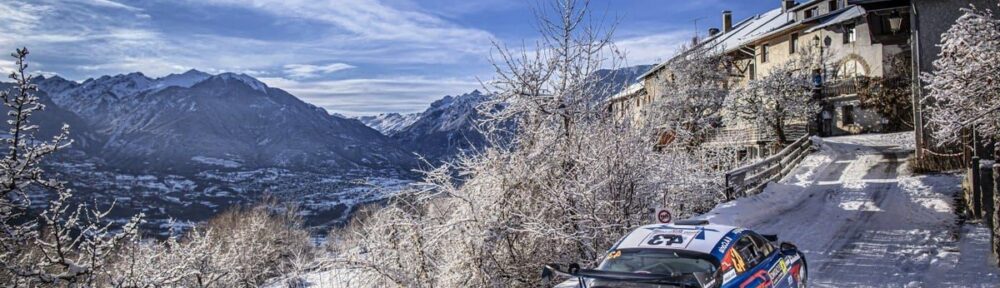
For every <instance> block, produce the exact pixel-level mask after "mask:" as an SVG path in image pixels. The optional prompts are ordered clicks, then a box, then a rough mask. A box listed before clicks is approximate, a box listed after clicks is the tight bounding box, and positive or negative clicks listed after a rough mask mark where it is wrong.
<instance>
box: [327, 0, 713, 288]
mask: <svg viewBox="0 0 1000 288" xmlns="http://www.w3.org/2000/svg"><path fill="white" fill-rule="evenodd" d="M544 3H547V4H544V5H550V6H545V7H543V8H544V11H539V12H538V15H540V16H542V17H543V18H542V20H541V21H540V25H539V27H541V29H540V30H541V35H542V36H543V37H542V39H543V40H541V41H540V42H539V43H538V45H537V47H532V48H524V47H522V48H520V49H518V51H516V52H515V51H511V50H508V49H506V48H504V47H503V46H502V45H497V46H498V47H497V51H498V52H497V55H498V56H497V58H496V59H495V61H494V63H495V67H496V71H497V76H496V79H495V80H494V81H490V82H488V83H489V85H490V86H489V88H490V90H491V92H492V93H491V94H492V95H495V96H494V98H493V99H491V101H487V103H485V104H484V105H483V106H482V109H480V112H481V113H483V117H482V118H483V119H485V120H484V121H485V122H484V123H482V124H483V125H481V126H482V127H481V129H483V130H484V134H485V135H488V136H490V137H488V139H490V141H493V142H492V143H491V145H488V146H487V147H488V148H486V149H484V151H482V152H481V153H479V154H476V155H464V156H463V157H460V159H458V160H456V161H454V162H451V163H448V164H445V165H443V166H441V167H438V168H437V169H434V170H431V171H427V172H426V176H425V179H424V181H423V183H422V184H421V185H419V186H418V187H417V188H415V190H414V191H409V192H404V193H403V194H402V195H400V196H398V197H396V198H395V199H393V200H392V201H391V202H390V203H388V204H387V205H386V206H385V207H377V208H372V209H366V210H365V212H362V213H360V214H359V215H358V217H357V218H355V221H354V222H353V223H352V224H351V225H349V226H348V227H346V228H344V229H343V230H337V231H334V232H331V235H340V236H339V237H340V238H338V239H336V240H334V241H331V244H330V246H331V249H332V250H333V251H334V252H333V253H332V254H333V255H335V256H334V257H332V259H330V261H329V262H330V263H332V264H331V267H332V268H331V269H333V271H335V272H332V273H334V274H335V275H338V276H337V277H341V278H340V280H342V281H345V282H349V283H350V285H352V286H377V287H387V286H388V287H469V286H475V287H526V286H538V285H539V282H538V281H539V280H540V279H539V271H540V270H539V269H540V268H541V265H542V264H544V263H553V262H555V263H570V262H579V263H581V264H582V265H584V266H593V265H594V264H596V263H597V262H598V261H600V260H602V257H603V256H604V252H605V251H606V249H607V248H608V247H611V246H612V245H613V244H614V243H615V241H617V240H618V239H619V237H621V236H623V235H625V233H627V232H628V231H630V230H631V229H634V228H636V227H637V226H639V225H644V224H648V223H650V222H651V219H652V217H651V215H650V213H649V211H650V210H649V209H650V208H654V207H661V206H665V207H671V208H674V209H675V210H674V212H675V214H677V215H678V217H686V216H690V215H692V214H694V213H695V212H700V211H704V210H707V208H705V207H711V206H712V205H714V204H715V203H716V202H714V201H716V199H718V198H717V193H718V191H720V190H717V189H716V188H717V187H716V186H713V184H712V183H718V182H720V181H721V180H722V178H721V177H717V176H718V175H712V173H711V172H705V173H701V172H699V173H692V172H691V170H687V169H684V168H681V167H677V166H676V165H674V164H681V165H692V166H698V167H701V168H708V167H709V166H711V167H714V168H719V167H721V166H720V165H721V164H720V165H714V164H709V165H706V162H702V161H698V159H696V157H692V158H687V159H683V161H682V159H680V158H679V157H680V156H681V155H675V154H668V153H659V152H656V151H654V150H653V148H654V144H655V142H654V140H656V139H655V137H654V136H653V135H652V134H651V133H649V132H650V131H649V130H644V129H637V128H636V127H630V126H629V125H630V124H629V123H623V122H620V121H615V120H614V118H613V117H611V115H608V114H607V113H606V111H605V110H604V109H601V106H600V105H594V103H592V102H589V101H591V99H594V98H596V97H594V96H595V95H606V94H607V93H606V92H607V91H604V90H607V89H610V88H609V87H607V86H603V85H605V84H599V82H596V81H593V77H591V75H592V74H593V73H594V72H595V71H596V70H598V69H600V68H606V67H608V66H612V67H613V66H614V65H616V64H617V63H618V62H619V61H621V55H620V54H619V53H617V51H616V50H615V49H614V47H613V44H612V42H611V41H610V39H611V34H610V32H609V31H604V30H601V29H599V27H598V26H596V25H592V22H590V21H589V20H590V19H591V17H590V16H589V13H588V9H587V6H588V3H587V2H586V1H575V0H562V1H554V2H544ZM496 107H503V109H496ZM511 128H513V129H515V130H514V131H513V132H514V133H513V134H512V135H511V134H507V132H509V131H508V129H511ZM497 134H500V135H504V137H494V136H492V135H497ZM704 156H705V157H715V156H714V155H709V154H705V155H704ZM721 162H725V161H721ZM710 163H712V162H710ZM706 170H707V169H706ZM720 170H721V169H720ZM709 175H710V176H709ZM700 177H708V178H700ZM696 178H697V179H696ZM691 199H699V200H697V201H693V202H699V203H698V204H691V205H681V204H682V203H681V202H687V201H691ZM702 200H703V201H702Z"/></svg>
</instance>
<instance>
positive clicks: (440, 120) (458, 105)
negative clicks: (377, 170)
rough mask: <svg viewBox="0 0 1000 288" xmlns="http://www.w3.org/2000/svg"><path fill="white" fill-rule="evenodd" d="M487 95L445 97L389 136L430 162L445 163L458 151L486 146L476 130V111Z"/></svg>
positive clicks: (474, 93) (477, 92)
mask: <svg viewBox="0 0 1000 288" xmlns="http://www.w3.org/2000/svg"><path fill="white" fill-rule="evenodd" d="M487 99H488V96H487V95H486V94H483V93H481V92H479V90H475V91H472V92H471V93H467V94H463V95H459V96H445V97H444V98H442V99H441V100H437V101H434V103H431V107H430V108H427V110H426V111H424V112H423V113H421V114H420V118H419V119H417V120H416V121H414V122H413V124H411V125H409V126H407V127H405V128H403V129H401V130H399V131H398V132H396V133H395V134H393V135H392V138H393V139H396V140H397V141H399V143H401V144H402V145H404V146H405V147H407V148H409V149H411V150H413V151H415V152H416V153H417V154H419V155H421V156H423V157H425V158H427V159H428V160H431V161H432V163H433V162H436V161H439V160H447V159H449V158H451V157H453V156H455V155H457V154H458V153H459V152H461V151H469V150H473V149H477V148H480V147H482V146H483V145H485V142H486V141H485V138H484V137H483V135H482V134H481V133H479V131H476V129H475V120H476V119H478V117H479V113H478V111H477V110H476V107H478V106H479V105H480V104H481V103H483V101H486V100H487Z"/></svg>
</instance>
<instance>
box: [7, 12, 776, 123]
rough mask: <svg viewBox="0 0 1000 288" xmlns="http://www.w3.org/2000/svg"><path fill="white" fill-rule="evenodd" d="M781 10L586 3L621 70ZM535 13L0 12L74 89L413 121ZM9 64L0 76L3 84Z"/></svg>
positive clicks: (462, 85) (472, 84)
mask: <svg viewBox="0 0 1000 288" xmlns="http://www.w3.org/2000/svg"><path fill="white" fill-rule="evenodd" d="M778 2H779V1H778V0H753V1H746V0H704V1H690V0H688V1H681V0H593V1H592V3H591V7H592V9H593V10H594V11H595V13H596V15H598V16H601V15H604V16H606V19H607V23H609V24H610V23H613V22H617V23H618V24H617V28H616V33H615V38H616V41H617V45H618V46H619V47H620V48H622V49H623V50H624V51H625V52H626V53H627V55H628V63H627V64H628V65H638V64H652V63H655V62H657V61H658V60H660V59H664V58H667V57H669V56H670V55H671V54H672V53H673V50H674V49H676V48H677V47H678V46H679V45H681V43H683V42H685V41H690V40H689V39H690V38H691V37H692V36H693V35H694V33H695V23H694V20H695V19H698V22H697V23H698V24H697V27H698V31H697V32H698V33H699V34H704V33H705V31H707V29H708V28H709V27H719V26H720V24H721V11H722V10H732V11H733V14H734V18H736V21H738V20H740V19H743V18H746V17H749V16H751V15H753V14H757V13H760V12H764V11H766V10H768V9H772V8H774V7H777V6H778ZM538 3H539V2H537V1H536V0H475V1H473V0H420V1H417V0H328V1H324V0H145V1H128V0H33V1H23V2H19V1H0V31H2V33H0V47H2V48H4V49H6V50H10V51H13V49H14V48H15V47H21V46H27V47H28V48H29V49H30V50H31V51H32V56H31V59H30V61H31V62H32V65H33V66H32V69H33V71H35V72H37V73H42V74H46V75H48V74H58V75H60V76H63V77H65V78H68V79H72V80H78V81H81V80H85V79H87V78H90V77H98V76H101V75H110V74H120V73H129V72H135V71H140V72H143V73H145V74H146V75H147V76H150V77H158V76H163V75H167V74H170V73H180V72H184V71H186V70H188V69H198V70H202V71H206V72H209V73H218V72H226V71H228V72H241V73H246V74H249V75H252V76H254V77H257V78H258V79H261V80H262V81H264V82H265V83H267V84H268V85H270V86H272V87H278V88H282V89H285V90H287V91H289V92H291V93H292V94H294V95H296V96H299V97H300V98H302V99H303V100H305V101H307V102H310V103H313V104H316V105H318V106H321V107H324V108H326V109H327V110H328V111H330V112H333V113H341V114H345V115H352V116H353V115H366V114H374V113H381V112H417V111H422V110H423V109H425V108H426V107H427V105H428V104H429V103H430V102H432V101H434V100H436V99H439V98H441V97H443V96H444V95H455V94H461V93H465V92H468V91H471V90H472V89H475V88H478V87H479V86H480V84H479V81H478V80H477V79H483V80H488V79H490V77H491V76H492V73H493V70H492V68H491V67H490V65H489V62H488V57H489V56H490V54H491V53H492V50H491V48H492V44H491V42H492V41H498V42H500V43H505V44H507V45H511V46H520V45H521V44H522V43H523V42H526V43H531V42H532V41H534V39H535V38H536V37H537V36H536V35H537V33H536V32H535V26H534V20H533V19H534V17H533V13H532V9H533V8H536V7H537V5H538ZM11 65H12V64H11V63H10V61H4V62H2V64H0V68H3V70H4V71H9V70H10V68H11Z"/></svg>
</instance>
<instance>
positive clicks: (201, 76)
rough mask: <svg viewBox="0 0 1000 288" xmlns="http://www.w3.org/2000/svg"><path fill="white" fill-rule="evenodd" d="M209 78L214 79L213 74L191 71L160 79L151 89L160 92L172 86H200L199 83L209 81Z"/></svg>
mask: <svg viewBox="0 0 1000 288" xmlns="http://www.w3.org/2000/svg"><path fill="white" fill-rule="evenodd" d="M208 77H212V74H208V73H205V72H201V71H198V70H194V69H191V70H188V71H187V72H184V73H181V74H170V75H167V76H164V77H161V78H158V79H156V84H155V85H153V86H152V87H150V89H153V90H158V89H165V88H167V87H172V86H173V87H191V86H193V85H194V84H198V82H201V81H205V79H208Z"/></svg>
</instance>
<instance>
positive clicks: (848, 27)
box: [844, 23, 858, 44]
mask: <svg viewBox="0 0 1000 288" xmlns="http://www.w3.org/2000/svg"><path fill="white" fill-rule="evenodd" d="M856 30H857V29H856V27H854V24H853V23H852V24H845V25H844V44H847V43H854V41H858V36H857V33H856Z"/></svg>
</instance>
